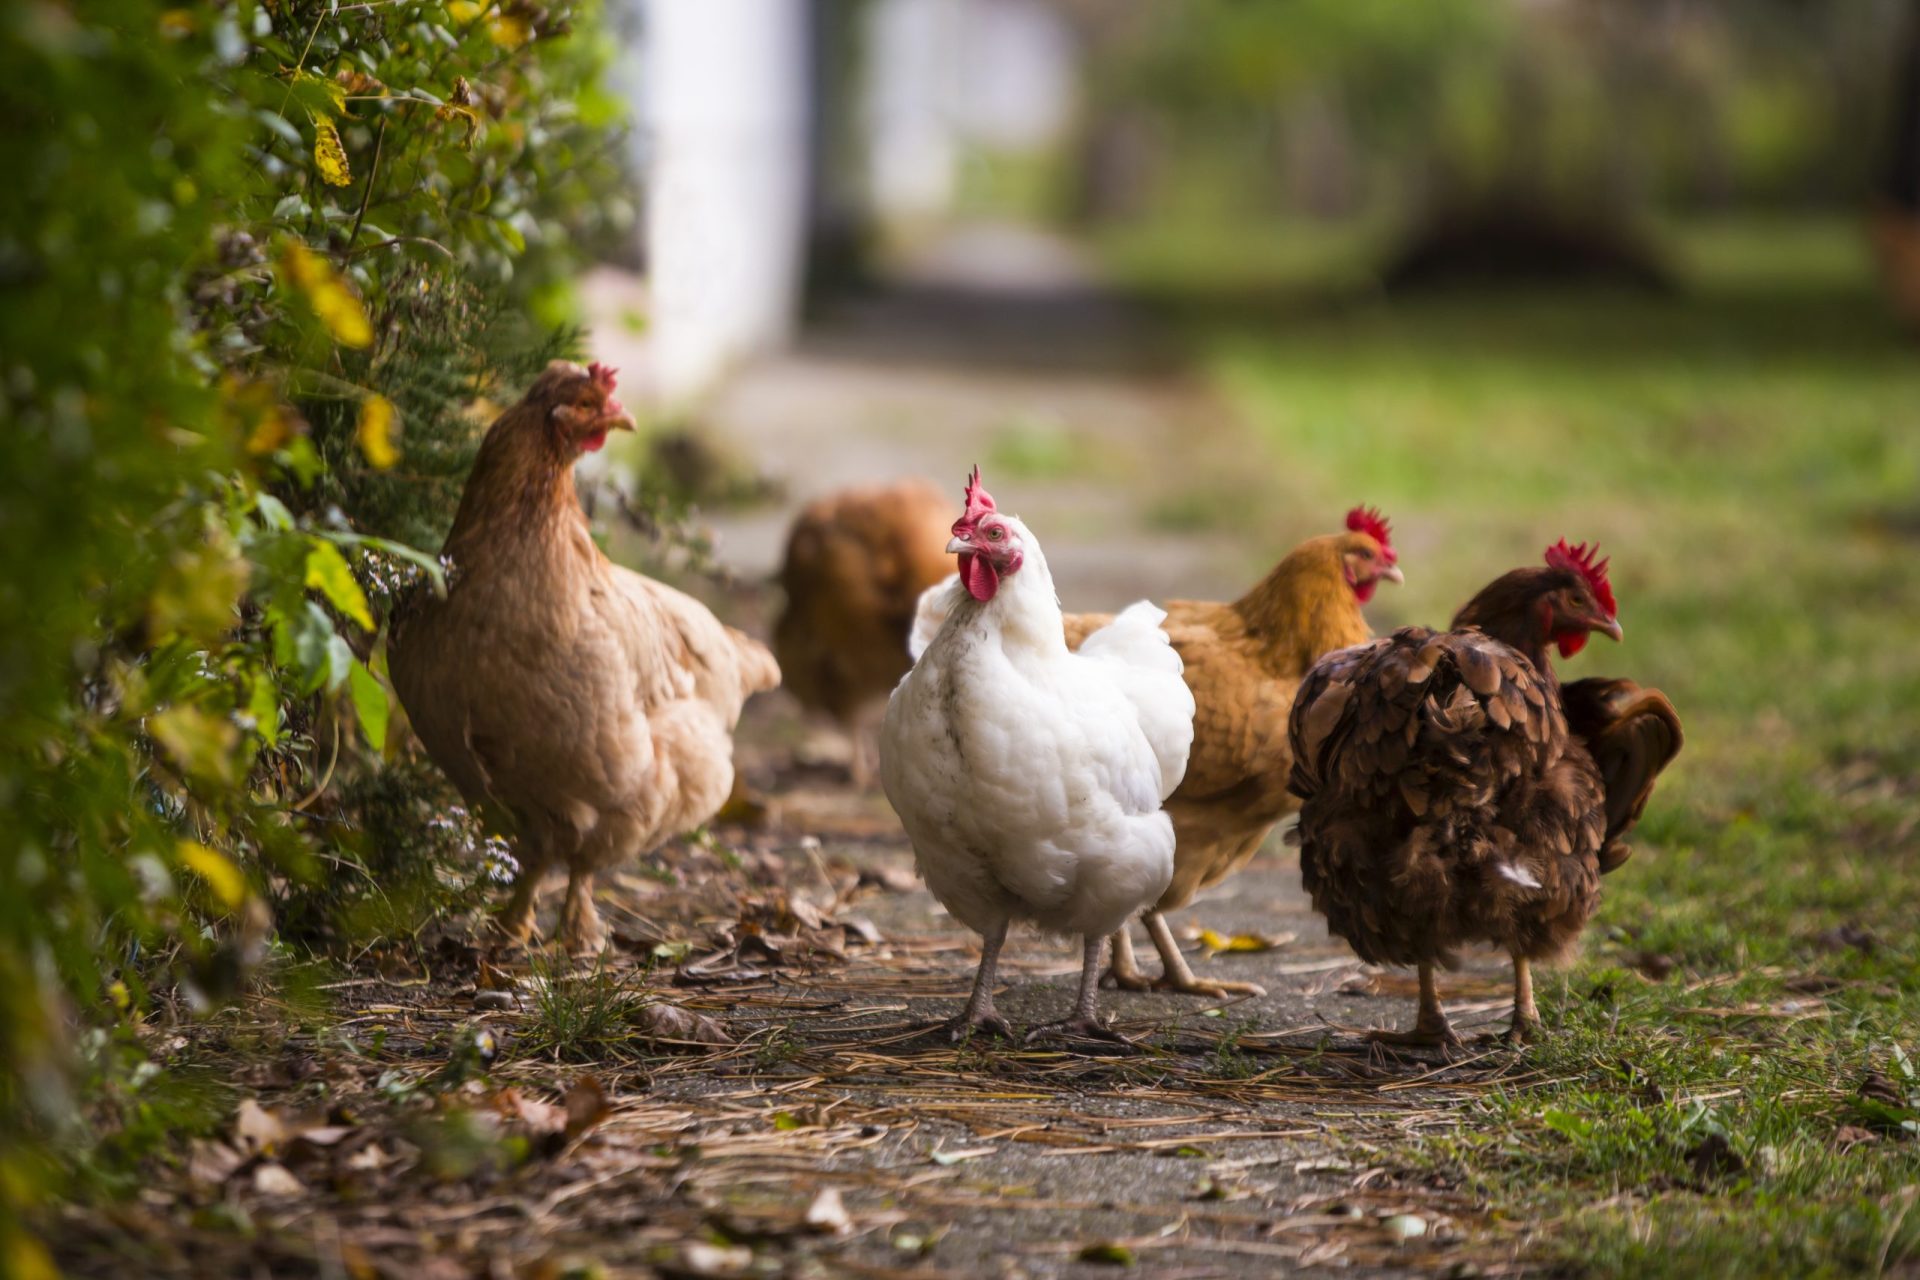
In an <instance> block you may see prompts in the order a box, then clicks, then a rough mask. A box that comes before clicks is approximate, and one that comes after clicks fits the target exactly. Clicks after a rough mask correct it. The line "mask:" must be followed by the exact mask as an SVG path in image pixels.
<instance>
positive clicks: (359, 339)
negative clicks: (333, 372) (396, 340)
mask: <svg viewBox="0 0 1920 1280" xmlns="http://www.w3.org/2000/svg"><path fill="white" fill-rule="evenodd" d="M280 278H281V279H282V280H283V281H285V282H287V283H288V284H291V285H292V286H293V287H294V288H296V289H298V290H299V291H300V292H301V293H302V294H304V295H305V296H306V299H307V302H308V303H309V305H311V306H312V307H313V311H314V314H315V315H317V316H319V317H320V323H321V324H323V325H325V326H326V328H327V332H328V333H330V334H332V335H333V339H334V341H335V342H338V343H339V344H340V345H342V346H345V347H354V348H356V349H357V348H360V347H365V346H368V345H370V344H371V343H372V342H373V326H372V325H371V324H369V323H367V313H366V312H365V311H364V310H363V309H362V308H361V306H360V299H358V298H356V297H355V296H354V295H353V290H351V289H349V288H348V287H347V284H346V281H344V280H342V279H341V278H340V277H339V276H337V275H335V274H334V271H333V267H332V266H331V265H330V264H329V263H328V262H327V260H326V259H324V258H322V257H321V256H320V255H319V254H317V253H315V252H314V251H313V250H311V249H309V248H307V246H305V245H304V244H301V243H300V242H299V241H298V240H288V241H287V242H286V243H285V244H284V245H282V246H281V249H280Z"/></svg>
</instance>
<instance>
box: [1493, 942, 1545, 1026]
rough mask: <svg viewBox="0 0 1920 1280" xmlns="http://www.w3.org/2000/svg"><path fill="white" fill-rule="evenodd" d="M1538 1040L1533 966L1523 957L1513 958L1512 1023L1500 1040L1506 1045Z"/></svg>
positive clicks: (1537, 1011) (1537, 1009) (1538, 1011)
mask: <svg viewBox="0 0 1920 1280" xmlns="http://www.w3.org/2000/svg"><path fill="white" fill-rule="evenodd" d="M1539 1038H1540V1010H1539V1007H1538V1006H1536V1005H1535V1004H1534V1003H1533V966H1532V964H1531V963H1529V962H1528V960H1527V958H1526V957H1525V956H1519V955H1517V956H1515V957H1514V958H1513V1021H1512V1022H1511V1023H1510V1024H1508V1026H1507V1033H1506V1035H1504V1036H1502V1037H1501V1039H1503V1040H1505V1041H1506V1042H1507V1043H1508V1044H1532V1043H1533V1042H1534V1041H1536V1040H1538V1039H1539Z"/></svg>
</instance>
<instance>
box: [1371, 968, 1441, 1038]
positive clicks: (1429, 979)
mask: <svg viewBox="0 0 1920 1280" xmlns="http://www.w3.org/2000/svg"><path fill="white" fill-rule="evenodd" d="M1367 1039H1368V1040H1370V1041H1372V1042H1373V1043H1374V1044H1389V1045H1407V1046H1410V1047H1418V1048H1428V1049H1454V1048H1458V1047H1459V1045H1460V1037H1459V1036H1458V1035H1456V1034H1454V1030H1453V1026H1452V1024H1451V1023H1449V1022H1448V1021H1447V1014H1446V1010H1444V1009H1442V1008H1441V1007H1440V984H1439V982H1438V981H1436V980H1435V978H1434V974H1433V966H1432V965H1430V964H1423V965H1421V966H1420V1016H1419V1017H1418V1018H1417V1019H1415V1021H1414V1024H1413V1030H1411V1031H1370V1032H1368V1033H1367Z"/></svg>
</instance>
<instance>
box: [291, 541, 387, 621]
mask: <svg viewBox="0 0 1920 1280" xmlns="http://www.w3.org/2000/svg"><path fill="white" fill-rule="evenodd" d="M307 586H308V587H310V588H312V589H313V590H315V591H318V592H319V593H320V594H321V595H323V596H325V597H326V598H327V603H329V604H331V605H332V606H333V607H334V608H336V609H338V610H339V611H340V612H341V613H344V614H346V615H347V616H348V617H349V618H352V619H353V620H354V621H355V622H357V623H359V624H360V625H361V626H362V627H365V628H366V629H367V630H368V631H371V630H373V614H372V613H371V612H369V611H368V609H367V596H366V593H365V592H363V591H362V590H360V584H359V583H358V582H356V581H354V578H353V570H352V569H349V568H348V567H347V558H346V557H345V556H343V555H341V554H340V548H338V547H336V546H334V545H333V544H332V543H331V542H325V541H322V540H320V539H318V538H316V539H314V543H313V546H312V548H311V549H310V550H309V551H308V552H307Z"/></svg>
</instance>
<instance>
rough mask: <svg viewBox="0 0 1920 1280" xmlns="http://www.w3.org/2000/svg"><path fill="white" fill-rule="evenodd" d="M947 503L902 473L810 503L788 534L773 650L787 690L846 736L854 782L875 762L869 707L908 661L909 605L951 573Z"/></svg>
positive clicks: (869, 773) (881, 701)
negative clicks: (889, 481) (781, 605)
mask: <svg viewBox="0 0 1920 1280" xmlns="http://www.w3.org/2000/svg"><path fill="white" fill-rule="evenodd" d="M951 507H952V503H951V502H950V501H949V500H948V499H947V497H946V496H945V495H944V494H942V493H941V492H940V490H938V489H936V488H935V487H934V486H933V485H932V484H931V483H929V482H928V481H925V480H902V481H899V482H898V483H895V484H888V485H877V486H874V487H872V488H866V489H848V490H846V491H844V492H842V493H836V494H831V495H829V496H828V497H825V498H821V499H819V500H818V501H816V502H813V503H810V504H809V505H808V506H807V508H806V509H805V510H803V511H802V512H801V513H800V514H799V515H798V516H797V517H796V518H795V519H794V522H793V529H792V531H791V532H790V533H788V534H787V552H786V558H785V560H784V561H783V563H782V564H781V566H780V587H781V590H782V591H783V592H784V593H785V595H786V598H787V599H786V606H785V608H784V609H783V610H782V611H781V614H780V620H779V622H777V623H775V624H774V628H773V652H774V656H775V657H776V658H778V659H779V661H780V670H781V672H782V673H783V674H784V676H785V679H786V687H787V690H788V692H790V693H792V694H793V696H794V697H795V698H797V699H799V701H800V703H801V705H802V706H805V707H808V708H810V709H812V710H815V711H822V712H825V713H826V714H827V715H829V716H831V717H832V718H833V719H834V721H835V722H836V723H838V724H839V726H840V727H841V729H843V730H844V731H845V732H846V733H847V734H848V735H849V736H850V737H851V738H852V739H853V778H854V782H855V783H856V784H858V785H860V786H865V785H867V783H868V782H869V781H871V780H872V778H873V777H874V776H875V775H876V773H877V771H878V762H877V760H876V758H875V757H876V738H875V735H874V728H875V726H874V725H873V724H872V723H871V721H873V720H875V719H876V718H877V717H876V716H875V715H874V713H875V712H876V711H879V710H882V709H883V708H884V707H885V706H886V698H887V694H888V693H890V692H892V690H893V686H894V685H896V684H898V683H900V677H901V676H903V675H905V674H906V673H907V668H908V667H910V666H912V665H913V660H912V659H911V658H910V657H909V656H908V654H907V632H908V629H909V628H910V627H911V626H912V625H913V613H914V606H915V604H916V603H918V601H919V599H920V593H921V592H922V591H925V590H926V589H927V588H928V587H930V586H932V585H933V584H934V583H936V582H939V581H940V580H941V579H942V578H944V577H946V576H947V575H948V574H949V573H951V572H953V561H952V559H951V558H950V557H949V556H948V555H947V552H946V548H947V539H948V537H949V531H948V528H947V526H948V525H950V524H952V523H953V512H952V510H951V509H950V508H951Z"/></svg>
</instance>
